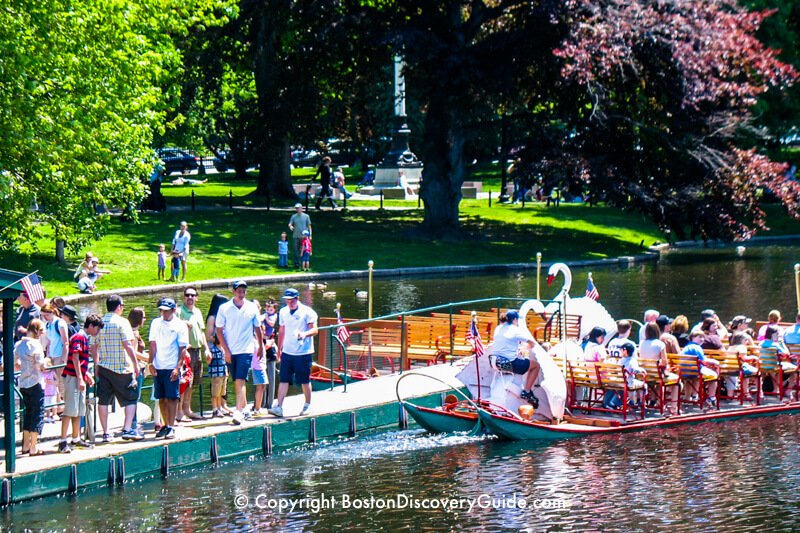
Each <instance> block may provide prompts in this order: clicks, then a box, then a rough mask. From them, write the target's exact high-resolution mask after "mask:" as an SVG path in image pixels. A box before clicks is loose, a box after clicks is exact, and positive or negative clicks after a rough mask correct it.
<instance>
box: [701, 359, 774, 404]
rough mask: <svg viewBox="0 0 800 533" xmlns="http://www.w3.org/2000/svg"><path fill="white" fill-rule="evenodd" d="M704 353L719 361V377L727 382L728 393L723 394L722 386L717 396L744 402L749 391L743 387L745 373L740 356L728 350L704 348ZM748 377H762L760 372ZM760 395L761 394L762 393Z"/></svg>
mask: <svg viewBox="0 0 800 533" xmlns="http://www.w3.org/2000/svg"><path fill="white" fill-rule="evenodd" d="M703 353H705V354H706V355H707V356H708V357H712V358H714V360H715V361H717V362H718V363H719V378H720V381H724V383H725V384H726V387H725V388H726V394H724V395H723V394H722V388H721V387H720V389H719V390H718V391H717V397H718V398H719V399H724V400H739V403H740V404H744V399H745V397H746V396H747V394H748V391H747V390H745V389H744V388H743V387H742V383H743V378H744V374H743V373H742V365H741V362H740V361H739V356H738V355H737V354H736V353H734V352H729V351H728V350H703ZM748 377H749V378H752V379H760V374H758V375H757V376H748ZM726 378H727V379H726ZM734 383H735V384H736V388H734V389H733V390H730V389H731V385H733V384H734ZM759 388H760V387H759ZM758 395H760V393H759V394H758Z"/></svg>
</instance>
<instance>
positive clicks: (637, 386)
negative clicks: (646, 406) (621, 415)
mask: <svg viewBox="0 0 800 533" xmlns="http://www.w3.org/2000/svg"><path fill="white" fill-rule="evenodd" d="M648 325H650V324H648ZM656 327H658V326H656ZM619 364H620V365H621V366H622V368H624V369H625V372H626V379H627V381H628V389H630V391H631V395H630V399H631V401H633V402H634V403H638V402H643V401H644V397H643V394H644V392H645V391H646V390H647V389H646V387H645V377H646V375H647V372H646V371H645V369H644V368H642V367H641V366H639V359H638V358H637V356H636V345H635V344H633V343H632V342H626V343H625V344H623V345H622V358H621V359H620V360H619Z"/></svg>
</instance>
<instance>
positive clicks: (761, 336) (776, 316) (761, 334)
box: [756, 309, 783, 341]
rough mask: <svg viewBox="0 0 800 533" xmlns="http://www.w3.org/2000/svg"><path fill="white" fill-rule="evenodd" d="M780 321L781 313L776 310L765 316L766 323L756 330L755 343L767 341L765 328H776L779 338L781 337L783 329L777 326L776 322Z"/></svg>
mask: <svg viewBox="0 0 800 533" xmlns="http://www.w3.org/2000/svg"><path fill="white" fill-rule="evenodd" d="M780 321H781V312H780V311H778V310H777V309H773V310H772V311H770V312H769V314H768V315H767V323H766V324H765V325H763V326H761V327H760V328H758V337H757V338H756V340H757V341H763V340H765V339H767V328H768V327H770V326H772V327H776V328H778V330H779V331H780V333H781V335H780V336H781V337H782V336H783V328H781V327H780V326H779V325H778V322H780Z"/></svg>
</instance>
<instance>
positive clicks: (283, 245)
mask: <svg viewBox="0 0 800 533" xmlns="http://www.w3.org/2000/svg"><path fill="white" fill-rule="evenodd" d="M278 266H279V267H281V268H287V267H288V266H289V241H288V240H286V232H285V231H284V232H283V233H281V240H279V241H278Z"/></svg>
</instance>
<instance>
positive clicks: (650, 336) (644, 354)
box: [639, 322, 679, 415]
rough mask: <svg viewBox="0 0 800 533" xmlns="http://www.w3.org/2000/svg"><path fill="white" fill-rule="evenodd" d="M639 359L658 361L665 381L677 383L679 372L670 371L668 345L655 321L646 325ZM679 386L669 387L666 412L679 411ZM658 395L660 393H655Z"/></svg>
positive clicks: (673, 412)
mask: <svg viewBox="0 0 800 533" xmlns="http://www.w3.org/2000/svg"><path fill="white" fill-rule="evenodd" d="M639 359H647V360H651V361H658V367H659V368H661V369H663V370H662V372H663V379H664V383H677V382H678V374H676V373H674V372H670V369H669V366H668V361H667V345H666V344H664V341H662V340H661V328H659V327H658V324H657V323H655V322H649V323H647V324H646V325H645V327H644V340H643V341H642V343H641V344H640V345H639ZM678 389H679V387H678V386H671V387H669V398H668V399H669V404H667V406H666V408H665V410H664V412H666V413H667V414H670V415H672V414H675V413H677V412H678ZM655 397H658V394H656V395H655Z"/></svg>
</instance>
